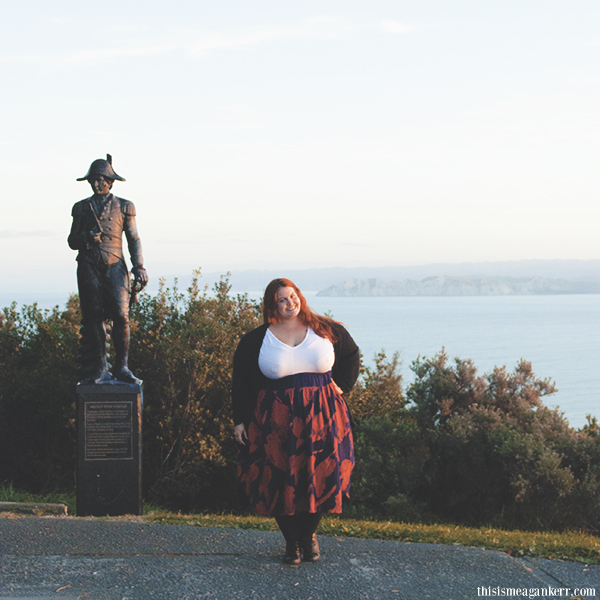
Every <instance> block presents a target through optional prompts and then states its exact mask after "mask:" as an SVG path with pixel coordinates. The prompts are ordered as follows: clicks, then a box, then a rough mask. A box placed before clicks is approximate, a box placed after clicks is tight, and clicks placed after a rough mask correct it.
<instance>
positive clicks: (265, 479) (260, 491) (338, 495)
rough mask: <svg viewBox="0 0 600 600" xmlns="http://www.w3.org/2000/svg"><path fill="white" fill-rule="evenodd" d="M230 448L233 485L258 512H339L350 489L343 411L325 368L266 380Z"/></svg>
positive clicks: (349, 443) (350, 456)
mask: <svg viewBox="0 0 600 600" xmlns="http://www.w3.org/2000/svg"><path fill="white" fill-rule="evenodd" d="M248 439H249V444H248V445H246V446H245V447H243V448H240V449H239V450H238V484H239V487H240V491H241V492H242V494H243V495H244V496H245V497H246V499H247V500H248V501H249V502H250V504H252V506H254V508H255V509H256V511H257V512H258V514H260V515H263V516H273V517H275V516H282V515H293V514H296V513H300V512H310V513H317V512H319V513H323V512H329V513H340V512H342V496H343V495H347V494H348V492H349V489H350V474H351V472H352V469H353V468H354V444H353V440H352V430H351V427H350V415H349V412H348V407H347V406H346V402H345V400H344V398H343V397H342V395H341V393H340V391H339V388H338V387H337V386H336V385H335V383H334V382H333V380H332V378H331V372H328V373H298V374H296V375H289V376H287V377H283V378H281V379H275V380H269V383H268V385H267V387H266V388H265V389H263V390H261V392H260V393H259V395H258V402H257V405H256V409H255V410H254V412H253V414H252V416H251V419H250V423H249V425H248Z"/></svg>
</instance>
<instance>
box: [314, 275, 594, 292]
mask: <svg viewBox="0 0 600 600" xmlns="http://www.w3.org/2000/svg"><path fill="white" fill-rule="evenodd" d="M598 293H600V282H590V281H585V282H583V281H567V280H566V279H546V278H544V277H529V278H518V277H481V278H468V277H448V276H441V277H426V278H425V279H422V280H421V281H414V280H412V279H405V280H403V281H385V280H383V279H348V280H346V281H344V282H342V283H338V284H337V285H332V286H330V287H328V288H326V289H324V290H321V291H320V292H318V294H317V296H531V295H540V294H598Z"/></svg>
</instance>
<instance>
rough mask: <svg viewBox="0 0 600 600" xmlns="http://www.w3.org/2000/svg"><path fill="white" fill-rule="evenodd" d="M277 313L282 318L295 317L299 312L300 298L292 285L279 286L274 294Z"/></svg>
mask: <svg viewBox="0 0 600 600" xmlns="http://www.w3.org/2000/svg"><path fill="white" fill-rule="evenodd" d="M275 307H276V309H277V315H278V316H279V318H280V319H281V320H282V321H283V320H290V319H295V318H296V317H297V316H298V314H299V313H300V298H298V296H297V295H296V292H295V291H294V288H293V287H280V288H279V289H278V290H277V293H276V294H275Z"/></svg>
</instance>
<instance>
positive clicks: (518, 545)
mask: <svg viewBox="0 0 600 600" xmlns="http://www.w3.org/2000/svg"><path fill="white" fill-rule="evenodd" d="M0 502H51V503H61V504H66V505H67V507H68V511H69V514H71V515H74V514H75V495H74V494H59V493H56V494H46V495H43V496H40V495H35V494H29V493H24V492H19V491H17V490H15V489H14V488H13V487H12V485H10V484H0ZM130 518H131V519H135V520H136V521H141V522H144V523H157V524H164V525H187V526H194V527H218V528H233V529H255V530H261V531H278V528H277V524H276V523H275V520H274V519H268V518H265V517H259V516H256V515H234V514H196V515H193V514H192V515H183V514H181V513H173V512H168V511H165V510H163V509H161V508H159V507H156V506H150V505H145V506H144V515H143V516H142V517H130ZM106 519H108V520H111V519H114V520H124V519H127V517H125V518H123V517H106ZM319 534H320V535H328V536H334V537H358V538H370V539H379V540H395V541H399V542H409V543H427V544H445V545H449V546H453V545H454V546H471V547H479V548H486V549H487V550H499V551H501V552H507V553H508V554H510V555H511V556H514V557H516V558H518V557H522V556H531V557H538V558H551V559H562V560H569V561H577V562H582V563H586V564H600V538H599V537H597V536H594V535H590V534H587V533H584V532H581V531H568V532H562V533H561V532H531V531H519V530H514V531H508V530H504V529H495V528H492V527H463V526H460V525H453V524H436V525H423V524H420V523H396V522H392V521H385V520H375V519H372V520H359V519H347V518H344V517H341V516H334V515H326V516H325V517H324V518H323V520H322V521H321V525H320V526H319Z"/></svg>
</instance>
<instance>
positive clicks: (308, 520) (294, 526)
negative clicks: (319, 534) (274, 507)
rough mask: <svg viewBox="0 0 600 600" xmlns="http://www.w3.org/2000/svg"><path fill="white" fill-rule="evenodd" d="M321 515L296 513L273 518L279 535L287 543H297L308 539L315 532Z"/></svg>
mask: <svg viewBox="0 0 600 600" xmlns="http://www.w3.org/2000/svg"><path fill="white" fill-rule="evenodd" d="M321 516H322V515H321V513H308V512H303V513H297V514H295V515H283V516H280V517H275V520H276V521H277V525H279V529H281V533H283V537H284V538H285V540H286V541H287V542H297V541H300V540H303V539H306V538H310V537H311V536H312V535H313V533H315V532H316V531H317V527H318V526H319V522H320V521H321Z"/></svg>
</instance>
